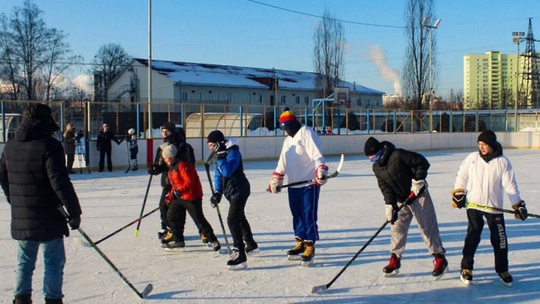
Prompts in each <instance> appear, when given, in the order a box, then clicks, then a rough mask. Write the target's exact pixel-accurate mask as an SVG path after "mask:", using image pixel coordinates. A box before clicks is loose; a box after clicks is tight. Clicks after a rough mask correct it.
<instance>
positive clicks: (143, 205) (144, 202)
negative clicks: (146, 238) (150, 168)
mask: <svg viewBox="0 0 540 304" xmlns="http://www.w3.org/2000/svg"><path fill="white" fill-rule="evenodd" d="M153 176H154V175H153V174H150V178H149V179H148V186H146V192H145V193H144V199H143V203H142V206H141V213H140V214H139V219H138V220H137V229H135V236H138V235H139V227H141V220H142V219H143V213H144V207H145V206H146V199H148V191H149V190H150V185H151V184H152V177H153Z"/></svg>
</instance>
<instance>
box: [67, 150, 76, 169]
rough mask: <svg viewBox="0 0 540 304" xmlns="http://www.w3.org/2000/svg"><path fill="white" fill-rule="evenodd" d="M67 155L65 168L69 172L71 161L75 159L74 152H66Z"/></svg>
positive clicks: (71, 167) (71, 165)
mask: <svg viewBox="0 0 540 304" xmlns="http://www.w3.org/2000/svg"><path fill="white" fill-rule="evenodd" d="M66 155H67V166H66V167H67V169H68V172H69V173H71V172H72V171H73V162H74V161H75V154H66Z"/></svg>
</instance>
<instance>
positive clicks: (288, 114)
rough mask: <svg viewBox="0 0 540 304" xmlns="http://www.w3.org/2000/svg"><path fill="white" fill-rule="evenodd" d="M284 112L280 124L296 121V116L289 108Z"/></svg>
mask: <svg viewBox="0 0 540 304" xmlns="http://www.w3.org/2000/svg"><path fill="white" fill-rule="evenodd" d="M283 110H284V111H283V113H281V116H280V117H279V122H280V123H281V124H287V123H290V122H292V121H295V120H296V115H294V113H293V111H291V110H289V108H287V107H285V109H283Z"/></svg>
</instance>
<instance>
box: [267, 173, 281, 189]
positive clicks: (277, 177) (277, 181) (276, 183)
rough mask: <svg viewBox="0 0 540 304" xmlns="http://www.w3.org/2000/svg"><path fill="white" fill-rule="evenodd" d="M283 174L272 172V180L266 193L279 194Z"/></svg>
mask: <svg viewBox="0 0 540 304" xmlns="http://www.w3.org/2000/svg"><path fill="white" fill-rule="evenodd" d="M283 176H284V175H283V174H281V173H277V172H272V179H271V180H270V184H268V192H272V193H276V194H277V193H279V192H281V188H282V187H283Z"/></svg>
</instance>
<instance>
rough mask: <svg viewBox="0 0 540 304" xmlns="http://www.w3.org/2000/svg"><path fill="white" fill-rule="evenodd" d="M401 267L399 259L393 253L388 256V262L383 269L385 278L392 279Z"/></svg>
mask: <svg viewBox="0 0 540 304" xmlns="http://www.w3.org/2000/svg"><path fill="white" fill-rule="evenodd" d="M400 267H401V259H400V258H398V256H397V255H396V254H395V253H392V255H391V256H390V262H389V263H388V265H386V266H385V267H384V268H383V273H384V276H385V277H393V276H395V275H397V274H398V273H399V268H400Z"/></svg>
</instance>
